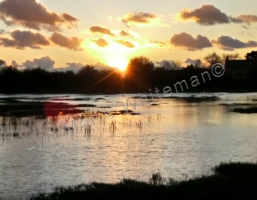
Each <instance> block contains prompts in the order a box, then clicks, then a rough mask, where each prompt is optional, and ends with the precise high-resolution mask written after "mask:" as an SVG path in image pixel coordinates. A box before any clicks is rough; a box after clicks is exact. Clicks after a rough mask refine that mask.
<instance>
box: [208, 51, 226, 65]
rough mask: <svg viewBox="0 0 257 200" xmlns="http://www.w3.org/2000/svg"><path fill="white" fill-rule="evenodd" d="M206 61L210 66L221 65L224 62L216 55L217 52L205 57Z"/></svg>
mask: <svg viewBox="0 0 257 200" xmlns="http://www.w3.org/2000/svg"><path fill="white" fill-rule="evenodd" d="M204 60H205V61H206V62H207V63H209V64H210V65H214V64H216V63H221V62H222V59H221V57H220V56H219V55H218V54H217V53H215V52H213V53H211V54H209V55H207V56H205V57H204Z"/></svg>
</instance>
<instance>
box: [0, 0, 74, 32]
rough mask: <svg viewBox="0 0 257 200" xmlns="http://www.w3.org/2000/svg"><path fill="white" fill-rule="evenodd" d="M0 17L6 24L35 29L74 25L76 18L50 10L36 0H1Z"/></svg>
mask: <svg viewBox="0 0 257 200" xmlns="http://www.w3.org/2000/svg"><path fill="white" fill-rule="evenodd" d="M0 19H2V20H3V21H4V22H5V24H6V25H8V26H11V25H21V26H23V27H27V28H32V29H36V30H41V29H46V30H51V31H52V30H59V29H60V25H62V24H66V25H68V26H70V27H76V23H77V22H78V20H77V19H76V18H75V17H73V16H71V15H69V14H67V13H63V14H60V15H59V14H57V13H55V12H50V11H48V10H47V8H46V7H44V6H43V5H42V4H40V3H38V2H37V1H36V0H3V1H2V2H1V3H0Z"/></svg>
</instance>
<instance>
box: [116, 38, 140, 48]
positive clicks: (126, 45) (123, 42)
mask: <svg viewBox="0 0 257 200" xmlns="http://www.w3.org/2000/svg"><path fill="white" fill-rule="evenodd" d="M115 42H116V43H118V44H120V45H123V46H125V47H127V48H134V47H135V45H134V44H133V43H132V42H129V41H127V40H115Z"/></svg>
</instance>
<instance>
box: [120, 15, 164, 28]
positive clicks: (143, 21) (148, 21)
mask: <svg viewBox="0 0 257 200" xmlns="http://www.w3.org/2000/svg"><path fill="white" fill-rule="evenodd" d="M120 20H121V21H122V22H123V23H125V24H126V25H128V26H132V25H155V26H161V25H163V24H162V23H161V22H160V16H158V15H156V14H154V13H144V12H133V13H128V14H126V15H124V16H123V17H121V18H120Z"/></svg>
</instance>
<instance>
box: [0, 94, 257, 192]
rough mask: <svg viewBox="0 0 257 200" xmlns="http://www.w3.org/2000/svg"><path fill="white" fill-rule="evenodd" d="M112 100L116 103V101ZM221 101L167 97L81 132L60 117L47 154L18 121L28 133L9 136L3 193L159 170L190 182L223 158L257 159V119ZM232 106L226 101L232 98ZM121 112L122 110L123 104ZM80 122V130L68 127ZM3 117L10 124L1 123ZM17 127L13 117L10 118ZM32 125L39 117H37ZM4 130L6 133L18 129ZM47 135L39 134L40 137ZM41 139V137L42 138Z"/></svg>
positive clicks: (0, 160) (1, 156) (1, 171)
mask: <svg viewBox="0 0 257 200" xmlns="http://www.w3.org/2000/svg"><path fill="white" fill-rule="evenodd" d="M109 99H110V101H113V102H115V101H117V99H118V98H116V97H115V98H114V99H113V100H112V99H111V97H109ZM224 101H225V100H221V101H218V102H201V103H189V102H186V101H181V100H174V99H165V100H162V101H159V102H158V103H159V105H157V106H149V105H146V106H138V107H137V110H136V112H139V113H141V114H140V115H115V116H113V117H112V118H111V117H109V118H107V117H106V119H105V120H101V121H100V118H99V117H98V118H96V119H95V120H94V121H89V124H90V126H91V127H90V131H86V130H85V129H86V128H88V127H87V126H83V128H81V124H80V122H81V121H80V119H79V118H76V115H69V116H60V117H59V122H58V125H57V127H58V134H57V133H56V134H55V135H54V136H53V135H49V138H50V139H49V138H48V136H47V135H46V134H45V135H44V137H43V149H42V150H41V151H40V150H39V148H40V145H39V144H38V143H37V141H35V138H34V136H35V135H34V133H35V128H33V131H32V132H33V133H30V134H28V133H29V132H30V127H28V125H27V124H26V123H25V122H26V120H28V119H22V120H20V121H18V124H20V125H18V127H17V131H18V132H19V133H21V132H24V133H25V135H26V138H27V141H28V144H29V146H35V149H33V150H30V151H29V150H28V149H27V147H26V146H25V143H24V139H22V136H21V135H19V137H11V136H2V142H1V146H0V166H1V168H0V175H1V180H0V184H1V185H5V186H2V187H0V193H2V194H3V196H4V195H8V194H9V193H10V192H13V191H15V192H16V193H15V192H14V195H16V194H19V195H22V194H28V193H29V192H30V191H32V193H33V192H34V193H36V192H38V191H48V190H50V189H52V188H53V186H56V185H70V184H78V183H81V182H91V181H102V182H116V181H119V180H121V179H122V178H124V177H125V178H136V179H143V180H148V178H149V177H150V176H151V174H152V173H156V172H161V174H162V175H163V176H164V177H175V178H184V175H183V174H187V175H189V176H193V175H199V174H203V173H204V174H206V173H209V172H210V169H211V167H213V166H214V165H216V164H218V163H219V162H222V161H230V160H240V161H255V160H256V158H257V157H256V155H257V154H256V153H257V146H256V142H257V135H256V133H255V131H256V123H255V122H256V120H257V115H256V114H252V115H247V114H238V113H233V112H231V110H232V108H233V107H231V106H230V107H229V106H224V105H222V103H224ZM225 102H226V101H225ZM115 109H116V110H121V109H122V106H120V107H116V108H115ZM67 119H69V120H70V121H69V122H68V123H67V124H66V126H67V128H70V127H72V123H71V121H72V119H75V120H76V124H77V125H78V131H75V132H73V131H72V129H69V130H68V129H67V130H65V129H64V128H63V126H62V125H63V123H64V122H65V121H66V120H67ZM1 120H3V119H1ZM5 120H6V124H8V126H9V121H8V120H9V119H7V118H6V119H5ZM30 120H31V119H30ZM34 121H35V122H36V125H37V127H38V131H39V132H40V134H41V133H42V132H44V133H46V132H45V131H49V130H50V128H51V126H52V125H51V124H50V123H49V126H48V128H46V127H44V126H43V125H44V120H40V119H34ZM8 126H7V127H6V129H3V127H1V134H7V133H13V131H14V129H15V128H14V127H13V126H10V127H8ZM40 134H39V136H40ZM39 139H40V137H39V138H38V140H39Z"/></svg>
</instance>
